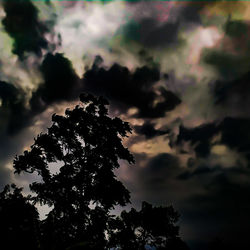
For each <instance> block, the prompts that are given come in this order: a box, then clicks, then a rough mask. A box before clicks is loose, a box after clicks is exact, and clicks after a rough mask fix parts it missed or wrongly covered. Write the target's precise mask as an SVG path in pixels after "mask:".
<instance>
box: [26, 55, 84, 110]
mask: <svg viewBox="0 0 250 250" xmlns="http://www.w3.org/2000/svg"><path fill="white" fill-rule="evenodd" d="M40 70H41V73H42V76H43V79H44V82H43V83H42V84H40V86H39V87H38V89H37V90H36V92H34V93H33V96H32V98H31V100H30V104H31V107H32V109H33V110H34V111H35V112H39V110H43V109H44V108H46V107H47V106H48V105H50V104H52V103H55V102H59V101H71V100H74V99H76V98H78V96H79V95H80V92H77V91H78V90H79V89H78V88H80V86H78V84H79V78H78V76H77V75H76V73H75V71H74V69H73V67H72V63H71V62H70V61H69V60H68V59H67V58H65V57H64V56H63V55H62V54H58V53H56V54H55V55H53V54H51V53H48V54H47V55H46V56H45V58H44V60H43V62H42V65H41V67H40Z"/></svg>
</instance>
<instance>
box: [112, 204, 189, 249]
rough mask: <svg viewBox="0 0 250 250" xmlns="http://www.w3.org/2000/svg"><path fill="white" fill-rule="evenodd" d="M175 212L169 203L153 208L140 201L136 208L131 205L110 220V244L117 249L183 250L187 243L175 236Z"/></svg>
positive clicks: (177, 232)
mask: <svg viewBox="0 0 250 250" xmlns="http://www.w3.org/2000/svg"><path fill="white" fill-rule="evenodd" d="M178 219H179V214H178V213H177V212H176V211H175V210H174V208H173V207H172V206H166V207H162V206H160V207H153V206H152V205H151V204H149V203H147V202H143V203H142V208H141V210H140V211H136V210H135V209H134V208H132V209H131V210H130V211H129V212H126V211H123V212H122V213H121V216H120V217H117V218H116V219H114V220H113V221H111V223H110V231H112V232H111V233H110V236H111V237H110V242H109V244H110V247H116V246H119V247H120V249H124V250H128V249H145V246H146V245H148V246H151V247H155V248H156V249H168V250H187V249H188V247H187V245H186V244H185V243H184V242H183V241H182V240H181V239H180V237H179V227H178V226H176V225H175V223H176V222H177V221H178Z"/></svg>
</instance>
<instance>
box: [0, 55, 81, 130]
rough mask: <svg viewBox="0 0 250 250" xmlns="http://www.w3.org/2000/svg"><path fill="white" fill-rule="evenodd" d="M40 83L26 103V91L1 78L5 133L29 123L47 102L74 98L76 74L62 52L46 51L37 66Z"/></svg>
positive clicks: (2, 122)
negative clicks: (47, 52)
mask: <svg viewBox="0 0 250 250" xmlns="http://www.w3.org/2000/svg"><path fill="white" fill-rule="evenodd" d="M40 70H41V73H42V77H43V80H44V81H43V82H42V83H41V84H40V85H39V87H38V89H37V90H36V91H35V92H34V93H33V94H32V97H31V99H30V101H29V103H30V107H28V105H26V104H25V103H26V102H27V100H26V98H27V97H26V94H25V92H24V90H22V89H21V88H18V87H15V86H14V85H12V84H11V83H6V82H2V81H0V114H1V124H0V128H1V130H2V131H4V132H5V133H7V134H8V135H14V134H17V133H19V132H20V130H21V129H23V128H25V127H27V126H29V125H30V124H31V122H32V120H33V118H34V117H35V116H36V115H38V114H39V113H41V112H43V111H44V110H45V109H46V108H47V107H48V106H49V105H50V104H52V103H55V102H60V101H70V100H74V99H77V98H78V96H79V95H80V92H78V90H79V89H80V87H79V86H78V85H77V84H78V80H79V79H78V77H77V75H76V74H75V72H74V70H73V68H72V65H71V62H70V61H69V60H68V59H66V58H64V57H63V55H62V54H55V55H52V54H47V56H46V57H45V58H44V60H43V62H42V65H41V67H40Z"/></svg>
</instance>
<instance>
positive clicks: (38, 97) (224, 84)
mask: <svg viewBox="0 0 250 250" xmlns="http://www.w3.org/2000/svg"><path fill="white" fill-rule="evenodd" d="M249 84H250V2H248V1H219V0H218V1H193V2H192V1H146V0H145V1H143V0H141V1H139V0H138V1H118V0H117V1H115V0H114V1H81V0H79V1H53V0H50V1H49V0H47V1H30V0H8V1H0V188H2V187H3V186H4V185H5V184H8V183H11V182H15V183H17V184H18V185H20V186H23V187H25V188H26V189H24V190H26V191H27V187H28V184H29V183H31V182H32V181H34V180H35V179H36V178H37V177H35V176H30V175H25V174H22V175H21V176H16V175H14V174H13V172H14V171H13V167H12V162H13V159H14V157H15V155H19V154H22V152H23V151H24V150H25V149H29V146H30V145H32V143H33V140H34V138H35V137H36V135H38V134H39V133H41V132H43V131H46V129H47V127H49V126H50V124H51V115H52V114H53V113H57V114H63V112H64V110H65V109H66V108H68V107H74V105H76V104H77V103H78V102H79V99H78V97H79V95H80V93H82V92H90V93H93V94H95V95H102V96H105V97H106V98H107V99H108V100H109V102H110V115H111V116H119V117H120V118H122V119H123V120H125V121H128V122H130V125H131V127H132V128H133V133H132V134H131V135H130V136H129V138H127V139H126V140H125V141H124V145H125V146H126V147H128V148H129V150H130V151H131V153H132V154H133V155H134V156H135V160H136V163H135V164H134V165H132V166H129V165H127V163H125V162H122V161H121V162H120V165H121V167H120V168H119V169H118V170H117V171H116V174H117V176H118V178H119V179H120V180H121V181H122V182H123V183H124V185H125V186H126V187H127V189H128V190H129V191H130V192H131V201H132V205H133V206H135V207H137V208H139V207H140V204H141V202H142V201H144V200H146V201H148V202H151V203H153V204H155V205H169V204H173V206H174V207H175V208H176V209H177V210H178V211H179V212H180V214H181V219H180V223H179V225H180V228H181V231H180V232H181V236H182V238H183V239H184V240H185V241H186V242H187V243H188V244H189V246H190V247H192V249H205V246H207V245H208V243H209V242H211V241H213V240H214V239H215V238H220V239H222V240H224V241H226V242H229V243H230V244H234V243H235V242H238V244H239V242H240V244H242V246H243V244H245V243H248V244H249V243H250V242H249V241H250V239H249V237H248V234H247V233H248V232H249V230H250V224H249V223H247V222H248V221H249V220H250V214H249V209H250V198H249V192H250V182H249V179H250V168H249V167H250V130H249V127H250V110H249V104H250V85H249ZM237 249H240V246H239V245H238V248H237Z"/></svg>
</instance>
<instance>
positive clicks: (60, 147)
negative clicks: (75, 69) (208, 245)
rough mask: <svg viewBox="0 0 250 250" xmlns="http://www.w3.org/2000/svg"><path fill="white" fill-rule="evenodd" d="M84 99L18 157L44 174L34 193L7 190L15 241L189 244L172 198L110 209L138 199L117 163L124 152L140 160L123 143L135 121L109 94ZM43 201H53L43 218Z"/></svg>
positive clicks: (5, 216)
mask: <svg viewBox="0 0 250 250" xmlns="http://www.w3.org/2000/svg"><path fill="white" fill-rule="evenodd" d="M80 100H81V104H79V105H77V106H76V107H75V108H73V109H67V110H66V111H65V115H56V114H54V115H53V116H52V125H51V126H50V127H49V128H48V129H47V131H46V132H44V133H41V134H39V135H38V136H37V137H36V138H35V139H34V144H33V145H32V146H31V147H30V149H29V150H26V151H24V153H23V154H22V155H19V156H16V157H15V159H14V169H15V173H17V174H20V173H23V172H26V173H30V174H38V175H39V176H40V181H36V182H33V183H31V184H30V190H31V191H32V192H33V195H28V196H23V194H22V188H17V187H16V186H15V185H12V186H11V188H10V186H9V185H7V186H6V187H5V189H4V190H3V191H2V192H1V193H0V219H1V226H0V230H1V232H0V233H1V236H3V237H4V239H5V240H6V242H7V243H9V247H8V249H10V250H14V249H17V248H23V249H28V250H31V249H32V250H36V249H43V250H45V249H46V250H77V249H78V250H79V249H85V250H91V249H92V250H101V249H110V248H112V247H113V248H117V247H118V248H119V249H123V250H141V249H145V246H146V245H148V246H152V247H156V248H157V249H169V250H186V249H187V247H186V245H185V244H184V242H183V241H182V240H181V239H180V237H179V228H178V226H176V222H177V221H178V218H179V214H178V213H177V212H176V211H175V210H174V208H173V207H172V206H167V207H153V206H152V205H151V204H149V203H147V202H143V203H142V209H141V210H140V211H136V210H135V209H134V208H132V209H131V211H130V212H126V211H123V212H122V213H121V215H120V216H114V215H112V214H111V213H110V212H111V210H112V209H113V208H114V207H115V206H116V205H119V206H125V205H126V204H128V203H129V202H130V193H129V191H128V190H127V189H126V188H125V186H124V185H123V184H122V183H121V182H120V181H119V180H118V179H117V178H116V176H115V174H114V170H115V169H116V168H119V166H120V164H119V160H125V161H127V162H128V163H129V164H131V163H134V158H133V156H132V154H131V153H130V152H129V150H128V149H127V148H126V147H124V146H123V144H122V140H123V139H124V137H126V136H128V133H131V128H130V126H129V124H128V123H127V122H124V121H122V120H121V119H120V118H117V117H115V118H112V117H110V116H109V115H108V109H107V105H108V102H107V101H106V100H105V99H104V98H102V97H94V96H92V95H90V94H82V95H81V96H80ZM36 203H40V204H42V205H43V204H44V205H48V206H50V207H51V210H50V212H49V213H48V214H47V217H46V218H45V219H44V220H42V221H40V220H39V216H38V212H37V209H36V208H35V206H34V205H35V204H36ZM27 237H28V240H26V239H27Z"/></svg>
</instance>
